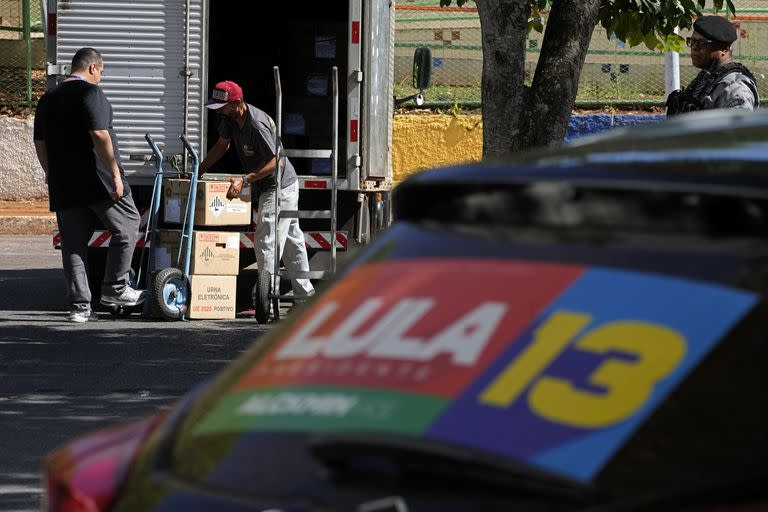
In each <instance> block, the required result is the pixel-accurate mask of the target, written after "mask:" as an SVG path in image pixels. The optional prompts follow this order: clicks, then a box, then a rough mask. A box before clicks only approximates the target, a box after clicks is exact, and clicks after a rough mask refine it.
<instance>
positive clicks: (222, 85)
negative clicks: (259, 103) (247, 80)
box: [205, 81, 243, 109]
mask: <svg viewBox="0 0 768 512" xmlns="http://www.w3.org/2000/svg"><path fill="white" fill-rule="evenodd" d="M241 99H243V90H242V89H241V88H240V86H239V85H237V84H236V83H235V82H230V81H226V82H219V83H217V84H216V85H215V86H213V93H212V94H211V99H209V100H208V101H206V102H205V106H206V107H208V108H211V109H217V108H221V107H223V106H224V105H226V104H227V103H230V102H233V101H237V100H241Z"/></svg>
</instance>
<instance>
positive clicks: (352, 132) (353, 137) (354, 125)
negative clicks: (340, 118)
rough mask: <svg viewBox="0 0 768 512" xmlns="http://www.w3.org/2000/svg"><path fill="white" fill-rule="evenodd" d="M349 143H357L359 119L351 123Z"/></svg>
mask: <svg viewBox="0 0 768 512" xmlns="http://www.w3.org/2000/svg"><path fill="white" fill-rule="evenodd" d="M349 141H350V142H357V119H352V120H351V121H350V122H349Z"/></svg>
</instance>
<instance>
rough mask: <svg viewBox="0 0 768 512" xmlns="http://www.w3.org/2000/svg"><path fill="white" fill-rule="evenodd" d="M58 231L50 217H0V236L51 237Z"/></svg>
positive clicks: (54, 219)
mask: <svg viewBox="0 0 768 512" xmlns="http://www.w3.org/2000/svg"><path fill="white" fill-rule="evenodd" d="M56 229H58V224H57V223H56V217H54V216H49V215H18V216H0V235H51V237H53V231H54V230H56Z"/></svg>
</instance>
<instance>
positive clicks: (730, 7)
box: [726, 0, 736, 16]
mask: <svg viewBox="0 0 768 512" xmlns="http://www.w3.org/2000/svg"><path fill="white" fill-rule="evenodd" d="M726 3H727V4H728V11H727V12H728V13H729V14H730V15H731V16H733V15H735V14H736V6H735V5H733V2H732V1H731V0H726Z"/></svg>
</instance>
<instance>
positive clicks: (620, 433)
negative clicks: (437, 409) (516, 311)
mask: <svg viewBox="0 0 768 512" xmlns="http://www.w3.org/2000/svg"><path fill="white" fill-rule="evenodd" d="M756 301H757V296H756V295H755V294H752V293H747V292H743V291H738V290H734V289H730V288H725V287H720V286H714V285H710V284H705V283H701V282H696V281H687V280H683V279H674V278H669V277H661V276H657V275H650V274H641V273H630V272H620V271H615V270H608V269H597V268H592V269H590V270H588V271H587V272H586V273H585V274H584V275H583V276H582V277H580V278H579V279H578V280H576V281H575V282H574V283H573V284H572V285H571V286H570V287H569V288H568V289H566V290H565V292H564V293H563V294H562V295H561V296H560V297H557V298H555V299H554V300H553V303H552V304H551V306H550V307H548V308H547V310H546V311H545V312H544V313H543V314H542V315H540V317H539V318H538V319H537V321H536V322H535V323H534V325H532V326H530V327H529V328H528V329H527V330H526V331H525V332H524V333H523V334H522V335H521V336H520V337H518V338H517V339H516V340H515V341H514V343H511V344H510V346H509V348H508V349H507V351H506V352H505V353H504V354H503V355H502V356H501V357H500V358H498V359H497V360H496V361H495V363H494V364H493V365H491V366H490V367H489V368H488V369H487V370H486V371H485V372H484V373H483V375H482V376H481V377H480V378H479V379H477V380H476V381H475V382H474V383H473V384H472V385H471V386H470V387H469V388H468V389H467V390H466V391H465V392H464V393H463V394H462V395H461V396H460V397H459V399H457V400H456V401H455V402H454V403H453V405H452V406H451V407H449V408H448V409H447V410H446V411H445V413H443V415H441V417H440V418H439V419H438V420H437V421H436V422H435V423H434V424H433V425H432V427H431V428H430V429H429V431H428V432H427V434H426V435H427V436H428V437H431V438H435V439H441V440H445V441H449V442H455V443H460V444H464V445H467V446H472V447H475V448H478V449H481V450H484V451H488V452H492V453H496V454H498V455H503V456H508V457H511V458H514V459H518V460H522V461H525V462H527V463H530V464H532V465H535V466H538V467H541V468H543V469H547V470H550V471H552V472H555V473H559V474H562V475H565V476H568V477H571V478H574V479H577V480H580V481H584V482H586V481H590V480H591V479H593V478H594V476H595V475H596V474H597V473H598V472H599V470H600V468H602V467H603V466H604V465H605V464H606V463H607V462H608V460H610V458H611V457H612V456H613V454H615V453H616V452H617V451H618V450H619V449H620V448H621V446H622V445H623V444H624V442H625V441H627V440H628V439H629V437H630V436H631V435H632V434H633V433H634V432H635V431H636V430H637V428H638V427H639V426H640V425H641V424H642V423H643V422H644V421H645V420H646V419H647V418H648V416H649V415H650V414H651V413H652V412H653V411H654V410H655V409H656V408H657V407H658V406H659V405H660V404H661V403H662V402H663V400H664V399H665V398H666V396H667V395H668V394H669V393H670V392H671V391H672V390H674V389H675V388H676V387H677V386H678V385H679V384H680V382H681V381H682V380H683V379H684V378H685V376H686V375H687V374H688V373H689V372H690V371H691V370H692V369H693V368H694V367H695V366H696V365H697V364H698V363H699V362H700V361H701V360H702V359H703V358H704V357H705V356H706V354H707V353H709V351H711V350H712V348H713V347H714V346H715V345H716V344H717V343H718V341H719V340H721V339H722V338H723V336H725V334H726V333H727V332H728V331H729V330H730V329H731V328H732V327H733V326H734V325H735V324H736V323H737V322H738V321H739V320H740V319H741V318H742V317H743V316H744V315H745V314H746V313H747V312H748V311H749V310H750V309H751V308H752V307H753V306H754V304H755V302H756ZM564 317H568V318H579V319H581V321H582V322H583V323H579V324H578V327H574V328H572V330H570V331H569V330H568V328H564V327H563V325H567V322H566V324H563V323H557V322H558V321H560V320H562V319H563V318H564ZM542 327H543V328H542ZM564 332H565V333H566V334H563V333H564ZM543 333H547V334H543ZM558 336H560V337H561V338H562V339H563V340H564V341H563V342H562V343H560V344H558V343H557V342H555V341H553V340H555V339H557V338H558ZM651 336H652V338H651ZM553 344H554V345H555V346H556V347H557V348H556V349H554V350H549V351H548V349H547V347H551V346H553ZM532 354H538V356H536V357H532ZM542 354H544V355H542ZM521 356H525V357H526V359H524V360H523V361H525V365H524V366H517V367H515V368H514V369H510V368H511V367H512V366H513V365H514V364H515V363H516V362H517V363H519V362H520V361H521V359H519V358H520V357H521ZM529 361H530V362H531V363H532V364H528V363H529ZM532 366H533V367H536V368H537V369H536V371H535V372H532V373H531V375H530V376H525V377H521V375H523V374H525V372H526V371H527V370H526V368H527V369H530V368H531V367H532ZM505 370H509V371H507V372H506V373H505ZM502 376H504V377H505V378H508V379H507V380H503V381H502V379H500V377H502ZM601 379H602V380H601ZM638 379H639V380H640V381H642V380H647V381H648V386H647V388H645V389H643V390H642V391H641V392H638V391H637V389H638V386H636V384H637V382H638ZM512 381H514V382H516V383H517V384H516V386H517V387H515V385H513V384H510V382H512ZM630 382H632V383H633V384H634V385H632V386H626V387H625V385H626V384H628V383H630ZM500 389H501V392H500V393H501V394H500V395H499V390H500ZM489 390H492V391H494V392H496V394H495V395H493V396H492V397H491V398H489ZM509 390H514V391H509ZM505 393H509V401H505V399H504V398H503V397H505V396H506V395H505ZM500 396H501V397H502V398H501V399H500V398H499V397H500ZM577 404H578V405H577ZM582 405H585V406H584V407H582Z"/></svg>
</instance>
